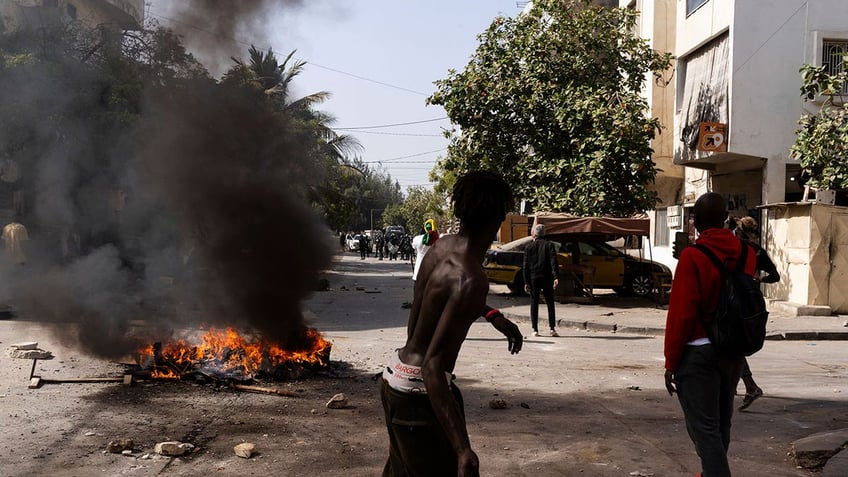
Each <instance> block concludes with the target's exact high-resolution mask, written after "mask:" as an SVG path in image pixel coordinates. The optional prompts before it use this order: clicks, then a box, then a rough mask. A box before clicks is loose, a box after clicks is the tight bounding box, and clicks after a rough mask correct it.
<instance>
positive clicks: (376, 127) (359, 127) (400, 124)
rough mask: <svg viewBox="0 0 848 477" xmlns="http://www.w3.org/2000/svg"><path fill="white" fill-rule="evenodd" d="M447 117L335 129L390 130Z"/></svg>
mask: <svg viewBox="0 0 848 477" xmlns="http://www.w3.org/2000/svg"><path fill="white" fill-rule="evenodd" d="M447 118H448V117H447V116H442V117H441V118H434V119H425V120H423V121H410V122H408V123H394V124H382V125H380V126H358V127H353V128H335V129H344V130H352V129H380V128H392V127H395V126H409V125H410V124H423V123H432V122H435V121H441V120H443V119H447Z"/></svg>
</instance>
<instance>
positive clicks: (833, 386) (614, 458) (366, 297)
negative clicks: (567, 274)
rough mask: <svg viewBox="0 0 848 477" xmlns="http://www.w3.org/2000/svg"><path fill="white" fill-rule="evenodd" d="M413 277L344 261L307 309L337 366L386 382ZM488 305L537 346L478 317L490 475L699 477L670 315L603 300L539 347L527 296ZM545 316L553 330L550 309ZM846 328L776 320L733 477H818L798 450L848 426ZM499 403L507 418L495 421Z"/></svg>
mask: <svg viewBox="0 0 848 477" xmlns="http://www.w3.org/2000/svg"><path fill="white" fill-rule="evenodd" d="M411 271H412V268H411V266H410V265H409V264H408V263H401V262H396V261H391V262H388V261H385V260H384V261H378V260H376V259H374V258H369V259H366V260H359V257H355V256H353V254H343V255H339V256H338V261H337V263H336V265H335V267H334V270H333V272H332V273H331V274H330V278H329V279H330V284H331V290H330V291H329V292H325V293H319V294H316V295H315V296H314V297H313V298H312V299H311V300H310V301H309V302H308V303H307V308H308V309H309V310H310V311H311V312H312V316H313V319H314V320H315V324H316V326H318V327H319V328H320V329H321V330H322V331H323V332H324V333H325V335H326V336H327V337H329V338H330V339H331V340H333V342H334V347H333V354H334V359H341V360H344V361H346V362H349V363H351V364H352V365H353V366H355V367H357V368H360V369H363V370H367V371H370V372H379V371H380V369H381V368H382V366H384V365H385V363H386V362H387V361H388V358H389V356H390V354H391V352H392V350H393V349H395V348H397V347H399V346H402V345H403V342H404V340H405V336H406V318H407V314H408V310H407V309H405V308H406V307H405V304H407V303H408V302H409V301H411V299H412V286H413V283H412V280H411ZM488 302H489V304H490V305H491V306H494V307H497V308H499V309H501V310H502V311H503V312H504V314H505V315H506V316H507V317H508V318H510V319H512V320H513V321H515V322H517V323H518V325H519V327H520V328H521V329H522V331H523V332H524V334H525V336H526V339H525V343H524V349H523V350H522V351H521V353H519V354H518V355H512V356H511V355H509V353H507V351H506V342H505V340H504V339H503V338H502V337H501V335H499V334H498V333H497V331H495V330H494V329H493V328H492V327H491V326H490V325H488V323H486V322H485V321H483V320H482V319H480V320H478V322H477V323H475V324H474V325H473V326H472V328H471V330H470V331H469V335H468V338H467V339H466V342H465V344H464V345H463V349H462V352H461V353H460V357H459V360H458V362H457V368H456V370H455V374H456V375H457V377H458V378H457V383H458V384H459V386H460V387H462V389H463V392H464V393H465V396H466V399H465V401H466V414H467V416H468V421H469V424H468V426H469V434H470V436H471V440H472V445H474V446H475V449H476V450H477V452H478V454H479V455H480V457H481V462H482V463H483V464H482V469H483V475H534V476H536V475H551V476H554V475H593V476H595V475H597V476H606V475H610V476H613V475H655V476H667V475H668V476H677V475H680V476H684V475H689V476H691V475H694V474H695V473H697V471H698V470H699V469H698V461H697V456H696V455H695V452H694V449H693V447H692V444H691V442H690V441H689V438H688V436H687V435H686V431H685V426H684V425H683V419H682V412H681V411H680V409H679V404H678V403H677V399H676V397H670V396H668V394H667V392H666V391H665V388H664V384H663V379H662V374H663V354H662V334H663V328H664V324H665V315H666V310H665V309H664V307H663V306H658V305H657V304H656V303H655V302H653V301H651V300H649V299H645V298H632V297H631V298H622V297H617V296H616V295H615V294H613V293H611V292H610V293H605V292H602V291H599V293H598V294H597V295H596V300H595V301H594V303H593V304H577V303H566V304H561V303H557V305H556V313H557V322H558V328H559V332H560V334H561V336H560V337H557V338H553V337H549V336H546V333H545V332H544V331H546V330H545V329H544V328H543V327H542V326H540V331H543V336H539V337H531V336H529V335H530V331H531V329H530V324H529V298H528V297H525V296H514V295H512V294H510V293H509V291H508V290H507V288H506V287H500V286H492V287H491V289H490V293H489V298H488ZM340 311H341V313H339V312H340ZM540 313H541V321H542V323H543V324H544V323H546V311H545V308H544V306H543V307H542V309H541V310H540ZM844 324H845V317H838V316H831V317H821V316H817V317H788V316H783V315H780V314H778V313H773V314H772V315H771V316H770V323H769V335H770V338H771V340H770V341H769V342H767V343H766V346H765V347H764V349H763V350H762V351H760V352H759V353H757V354H756V355H755V356H754V357H752V358H750V362H751V367H752V368H753V370H754V375H755V378H756V379H757V382H758V384H759V385H760V386H761V387H762V388H763V389H764V390H765V395H764V396H763V397H762V398H760V399H759V400H758V401H757V402H755V404H754V405H753V406H751V408H749V410H748V411H747V412H740V413H738V414H737V416H736V417H735V419H734V434H733V444H732V445H731V451H730V458H731V466H732V467H733V469H734V475H745V476H760V475H763V476H765V475H769V476H784V475H785V476H808V475H812V474H811V473H810V471H808V470H805V469H800V468H796V466H795V464H794V462H793V460H792V458H791V457H790V456H789V455H788V452H789V451H790V449H791V445H792V442H793V441H795V440H796V439H801V438H805V437H807V436H810V435H812V434H815V433H817V432H825V431H833V430H840V429H844V428H848V415H846V414H845V412H844V399H845V393H848V381H847V380H846V378H848V368H846V362H845V352H844V343H843V342H842V341H837V340H836V339H839V338H844V337H845V336H846V335H848V328H846V327H845V326H844ZM814 338H815V339H814ZM824 338H827V339H824ZM741 388H742V387H741V384H740V390H741ZM493 399H496V400H502V401H504V402H505V403H506V404H507V409H506V410H504V411H494V410H492V409H491V408H490V406H489V403H490V401H491V400H493ZM739 400H740V402H741V397H740V398H739Z"/></svg>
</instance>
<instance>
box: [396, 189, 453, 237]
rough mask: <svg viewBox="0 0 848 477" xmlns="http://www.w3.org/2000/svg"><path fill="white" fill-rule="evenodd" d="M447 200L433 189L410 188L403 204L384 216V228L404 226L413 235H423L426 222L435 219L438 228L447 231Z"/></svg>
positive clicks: (400, 203)
mask: <svg viewBox="0 0 848 477" xmlns="http://www.w3.org/2000/svg"><path fill="white" fill-rule="evenodd" d="M446 205H447V203H446V199H445V197H444V196H443V195H442V194H439V193H438V192H437V191H435V190H433V189H428V188H425V187H420V186H419V187H410V188H409V189H407V191H406V196H405V197H404V199H403V201H402V202H398V203H397V204H393V205H391V206H390V207H389V208H388V209H386V212H385V213H384V214H383V226H388V225H402V226H403V227H404V228H405V229H406V230H407V232H409V233H410V234H412V235H417V234H419V233H422V231H423V229H424V221H425V220H427V219H433V220H435V221H436V226H437V227H438V228H440V229H442V230H443V231H444V230H445V229H446V227H447V225H448V223H447V213H446Z"/></svg>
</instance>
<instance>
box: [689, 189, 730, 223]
mask: <svg viewBox="0 0 848 477" xmlns="http://www.w3.org/2000/svg"><path fill="white" fill-rule="evenodd" d="M692 213H693V214H694V215H695V228H696V229H698V232H703V231H704V230H707V229H713V228H715V229H721V228H724V221H725V220H727V204H726V203H725V201H724V197H722V196H721V194H718V193H716V192H707V193H706V194H704V195H702V196H701V197H699V198H698V200H696V201H695V206H694V207H693V208H692Z"/></svg>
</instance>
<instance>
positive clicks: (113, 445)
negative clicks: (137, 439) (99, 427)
mask: <svg viewBox="0 0 848 477" xmlns="http://www.w3.org/2000/svg"><path fill="white" fill-rule="evenodd" d="M134 446H135V443H134V442H133V440H132V439H115V440H114V441H109V443H108V444H106V450H107V451H108V452H111V453H113V454H120V453H121V452H123V451H125V450H128V451H132V449H133V447H134Z"/></svg>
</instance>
